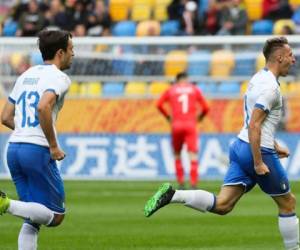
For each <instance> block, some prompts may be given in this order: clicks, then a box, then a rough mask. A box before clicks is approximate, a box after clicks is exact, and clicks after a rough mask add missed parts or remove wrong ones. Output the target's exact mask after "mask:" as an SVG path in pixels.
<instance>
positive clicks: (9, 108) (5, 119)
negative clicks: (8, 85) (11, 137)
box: [1, 101, 15, 130]
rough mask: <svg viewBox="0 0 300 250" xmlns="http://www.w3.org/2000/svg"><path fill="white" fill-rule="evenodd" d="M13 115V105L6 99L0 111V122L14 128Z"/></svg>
mask: <svg viewBox="0 0 300 250" xmlns="http://www.w3.org/2000/svg"><path fill="white" fill-rule="evenodd" d="M14 116H15V105H14V104H13V103H11V102H9V101H7V102H6V103H5V105H4V108H3V110H2V113H1V123H2V124H3V125H4V126H6V127H8V128H10V129H12V130H14V129H15V122H14Z"/></svg>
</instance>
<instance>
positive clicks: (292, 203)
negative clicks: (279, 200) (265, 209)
mask: <svg viewBox="0 0 300 250" xmlns="http://www.w3.org/2000/svg"><path fill="white" fill-rule="evenodd" d="M295 208H296V197H295V195H294V194H291V195H290V196H289V198H288V200H287V201H286V202H285V203H284V205H283V208H282V209H283V210H286V213H293V212H294V211H295Z"/></svg>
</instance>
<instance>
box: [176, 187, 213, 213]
mask: <svg viewBox="0 0 300 250" xmlns="http://www.w3.org/2000/svg"><path fill="white" fill-rule="evenodd" d="M215 200H216V198H215V196H214V195H213V194H212V193H210V192H207V191H204V190H176V192H175V194H174V195H173V197H172V200H171V203H184V205H185V206H187V207H191V208H194V209H196V210H199V211H201V212H206V211H210V210H211V209H212V208H213V207H214V205H215Z"/></svg>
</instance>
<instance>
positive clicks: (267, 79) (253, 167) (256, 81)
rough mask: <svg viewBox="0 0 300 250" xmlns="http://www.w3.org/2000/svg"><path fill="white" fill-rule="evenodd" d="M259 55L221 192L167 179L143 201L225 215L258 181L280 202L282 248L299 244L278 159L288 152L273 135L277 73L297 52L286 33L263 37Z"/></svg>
mask: <svg viewBox="0 0 300 250" xmlns="http://www.w3.org/2000/svg"><path fill="white" fill-rule="evenodd" d="M263 54H264V56H265V59H266V67H265V68H264V69H262V70H260V71H259V72H258V73H256V74H255V75H254V76H253V77H252V79H251V80H250V82H249V85H248V89H247V91H246V94H245V100H244V107H245V110H244V115H245V121H244V126H243V128H242V130H241V132H240V133H239V135H238V138H237V139H236V140H235V141H234V142H233V143H232V144H231V146H230V153H229V158H230V166H229V169H228V171H227V174H226V176H225V179H224V184H223V186H222V188H221V190H220V192H219V194H218V195H217V196H215V195H214V194H212V193H210V192H207V191H204V190H185V191H183V190H176V191H175V190H174V189H173V188H172V187H171V185H170V184H168V183H165V184H163V185H162V186H161V187H160V189H159V190H158V191H157V192H156V193H155V195H154V196H153V197H151V198H150V200H149V201H148V202H147V203H146V205H145V208H144V212H145V216H147V217H149V216H151V215H152V214H153V213H154V212H156V211H157V210H158V209H159V208H161V207H163V206H165V205H167V204H169V203H183V204H184V205H186V206H188V207H191V208H194V209H197V210H199V211H202V212H206V211H209V212H212V213H216V214H220V215H225V214H227V213H229V212H230V211H231V210H232V209H233V208H234V206H235V204H236V203H237V202H238V200H239V199H240V198H241V197H242V196H243V194H244V193H245V192H248V191H250V190H251V189H252V188H253V187H254V186H255V184H258V185H259V187H260V188H261V189H262V191H263V192H265V193H266V194H268V195H270V196H271V198H272V199H273V200H274V201H275V203H276V205H277V206H278V212H279V216H278V226H279V231H280V233H281V235H282V238H283V242H284V245H285V248H286V249H288V250H296V249H299V221H298V218H297V216H296V214H295V206H296V199H295V196H294V195H293V194H292V193H291V191H290V185H289V181H288V178H287V174H286V172H285V170H284V168H283V166H282V165H281V163H280V161H279V158H283V157H288V156H289V151H288V150H287V149H285V148H282V147H280V146H279V145H278V143H277V142H276V141H275V135H274V134H275V129H276V125H277V124H278V122H279V121H280V116H281V107H282V96H281V94H280V86H279V85H280V84H279V82H278V77H279V76H286V75H287V74H288V71H289V69H290V67H291V66H292V65H293V64H294V63H295V57H294V55H293V53H292V50H291V48H290V46H289V44H288V41H287V39H286V38H285V37H275V38H271V39H269V40H267V41H266V42H265V45H264V48H263Z"/></svg>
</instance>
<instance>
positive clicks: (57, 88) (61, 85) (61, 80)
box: [45, 74, 71, 97]
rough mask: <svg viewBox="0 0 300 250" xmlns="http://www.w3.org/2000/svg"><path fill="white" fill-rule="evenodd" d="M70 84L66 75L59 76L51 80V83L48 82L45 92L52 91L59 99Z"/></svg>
mask: <svg viewBox="0 0 300 250" xmlns="http://www.w3.org/2000/svg"><path fill="white" fill-rule="evenodd" d="M70 84H71V80H70V78H69V77H68V76H67V75H66V74H60V75H58V76H56V77H55V78H54V77H53V78H52V79H51V82H49V84H48V85H47V88H46V89H45V91H52V92H54V93H55V94H56V95H57V96H58V97H61V96H63V95H64V94H65V93H66V92H67V91H68V89H69V87H70Z"/></svg>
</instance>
